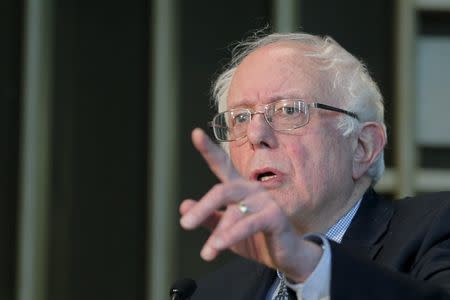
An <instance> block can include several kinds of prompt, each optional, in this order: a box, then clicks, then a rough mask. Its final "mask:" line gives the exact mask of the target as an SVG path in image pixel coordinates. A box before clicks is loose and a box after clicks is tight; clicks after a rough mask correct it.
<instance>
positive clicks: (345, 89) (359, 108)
mask: <svg viewBox="0 0 450 300" xmlns="http://www.w3.org/2000/svg"><path fill="white" fill-rule="evenodd" d="M284 41H295V42H298V43H301V44H304V45H307V46H309V48H310V51H307V52H305V56H306V57H310V58H311V59H312V60H314V61H315V62H317V63H318V65H319V69H318V70H320V71H324V72H325V74H327V76H328V78H329V84H330V87H329V90H330V92H332V93H333V96H334V97H337V99H340V100H339V101H340V105H341V106H342V108H344V109H346V110H350V111H353V112H355V113H356V114H357V115H358V117H359V119H360V121H358V120H356V119H354V118H349V117H348V116H345V115H343V116H341V117H340V120H339V122H338V125H337V127H338V129H339V130H341V132H342V134H343V136H345V137H347V136H350V135H351V134H353V133H355V132H357V131H358V130H359V129H360V125H361V123H360V122H369V121H372V122H378V123H380V124H382V126H383V129H384V131H385V133H386V126H385V124H384V106H383V97H382V95H381V93H380V90H379V88H378V86H377V84H376V83H375V82H374V80H373V79H372V78H371V76H370V75H369V73H368V71H367V68H366V67H365V65H364V64H363V63H362V62H361V61H359V60H358V59H357V58H355V57H354V56H353V55H351V54H350V53H349V52H347V51H346V50H345V49H344V48H342V47H341V46H340V45H339V44H338V43H337V42H336V41H334V40H333V39H332V38H331V37H328V36H326V37H323V38H322V37H319V36H314V35H311V34H306V33H273V34H269V35H265V36H262V37H259V36H257V35H256V36H254V37H252V38H250V39H248V40H246V41H243V42H240V43H239V44H238V45H237V46H236V47H235V48H234V49H233V51H232V58H231V61H230V63H229V64H228V65H227V66H226V68H225V70H224V71H223V72H222V73H221V74H220V75H219V76H218V78H217V79H216V81H215V82H214V84H213V89H212V93H213V98H214V102H215V106H216V108H217V110H218V111H219V112H221V111H225V110H226V106H227V97H228V91H229V88H230V85H231V81H232V79H233V75H234V72H235V71H236V68H237V67H238V66H239V64H240V63H241V62H242V60H244V58H245V57H247V56H248V55H249V54H251V53H252V52H254V51H255V50H257V49H259V48H262V47H264V46H266V45H269V44H273V43H277V42H284ZM384 168H385V165H384V154H383V152H381V153H380V155H379V156H378V157H377V159H376V160H375V161H374V163H373V164H372V165H371V166H370V168H369V170H368V172H367V174H368V176H370V177H371V178H372V184H375V183H376V182H377V181H378V180H379V179H380V177H381V175H382V174H383V172H384Z"/></svg>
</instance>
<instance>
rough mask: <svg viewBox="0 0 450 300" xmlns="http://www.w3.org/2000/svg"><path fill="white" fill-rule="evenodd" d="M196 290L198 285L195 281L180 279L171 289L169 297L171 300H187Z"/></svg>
mask: <svg viewBox="0 0 450 300" xmlns="http://www.w3.org/2000/svg"><path fill="white" fill-rule="evenodd" d="M196 289H197V284H196V283H195V281H194V280H193V279H189V278H184V279H178V280H177V281H175V283H174V284H173V285H172V287H171V288H170V293H169V296H170V299H171V300H187V299H189V297H191V296H192V295H193V294H194V292H195V290H196Z"/></svg>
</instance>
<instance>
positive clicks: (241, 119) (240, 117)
mask: <svg viewBox="0 0 450 300" xmlns="http://www.w3.org/2000/svg"><path fill="white" fill-rule="evenodd" d="M248 119H249V114H246V113H240V114H237V115H236V116H235V117H234V123H236V124H239V123H246V122H248Z"/></svg>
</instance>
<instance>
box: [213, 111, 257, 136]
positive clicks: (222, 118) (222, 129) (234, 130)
mask: <svg viewBox="0 0 450 300" xmlns="http://www.w3.org/2000/svg"><path fill="white" fill-rule="evenodd" d="M250 119H251V113H250V111H248V110H242V109H238V110H231V111H226V112H223V113H220V114H218V115H216V116H215V117H214V119H213V129H214V135H215V136H216V138H217V139H218V140H221V141H234V140H237V139H239V138H241V137H243V136H244V135H245V132H246V130H247V125H248V123H249V122H250Z"/></svg>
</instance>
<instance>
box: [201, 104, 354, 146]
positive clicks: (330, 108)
mask: <svg viewBox="0 0 450 300" xmlns="http://www.w3.org/2000/svg"><path fill="white" fill-rule="evenodd" d="M286 100H290V101H297V102H302V103H303V105H305V107H306V109H305V114H306V122H305V123H303V124H301V125H299V126H294V127H293V128H289V129H275V128H273V126H272V124H271V122H269V120H268V119H267V118H268V117H267V108H268V107H270V106H272V105H274V104H275V103H279V102H282V101H286ZM310 108H318V109H323V110H328V111H334V112H338V113H342V114H346V115H347V116H350V117H352V118H354V119H356V120H358V121H360V120H359V117H358V115H357V114H356V113H354V112H352V111H349V110H345V109H342V108H338V107H335V106H331V105H328V104H323V103H320V102H312V103H306V102H305V101H303V100H301V99H280V100H277V101H274V102H271V103H269V104H266V105H264V107H263V110H262V111H256V110H251V109H250V108H242V110H244V111H248V112H249V113H250V122H251V120H252V119H253V116H254V115H258V114H262V115H264V120H265V121H266V123H267V124H268V125H269V126H270V128H272V129H273V130H275V131H279V132H286V131H291V130H294V129H297V128H301V127H304V126H306V125H307V124H308V123H309V109H310ZM231 111H232V110H226V111H223V112H220V113H218V114H216V115H215V116H214V117H213V119H212V121H210V122H208V126H209V127H211V128H212V129H213V133H214V137H215V139H216V140H217V141H219V142H233V141H237V140H240V139H242V138H244V137H245V136H246V134H244V135H243V136H241V137H238V138H236V139H232V140H223V139H220V138H218V137H217V134H216V130H215V128H220V127H221V126H217V125H215V124H214V120H215V119H216V118H218V117H219V116H220V115H222V114H224V113H226V112H231Z"/></svg>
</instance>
